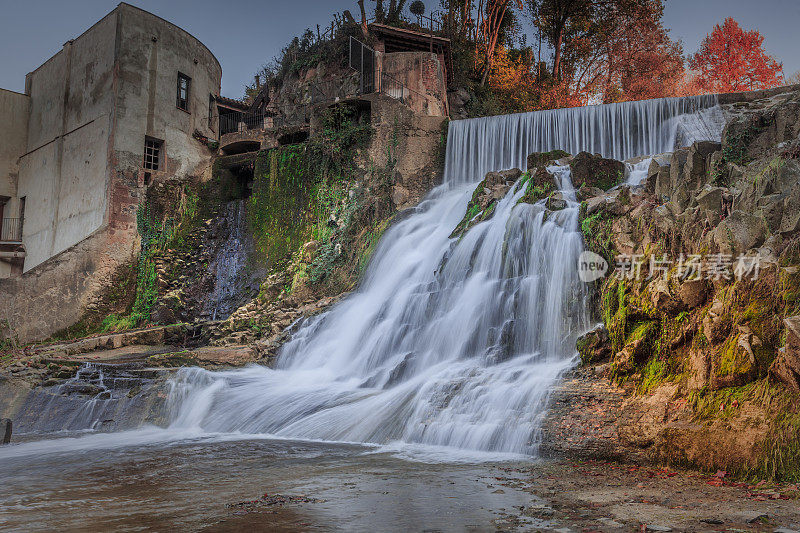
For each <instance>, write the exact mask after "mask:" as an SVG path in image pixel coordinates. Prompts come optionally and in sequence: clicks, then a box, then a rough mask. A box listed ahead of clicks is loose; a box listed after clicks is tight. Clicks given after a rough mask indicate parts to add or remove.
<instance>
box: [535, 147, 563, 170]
mask: <svg viewBox="0 0 800 533" xmlns="http://www.w3.org/2000/svg"><path fill="white" fill-rule="evenodd" d="M570 155H571V154H570V153H569V152H565V151H564V150H551V151H549V152H536V153H533V154H530V155H529V156H528V170H531V169H533V168H535V167H540V166H542V165H546V164H547V162H548V161H555V160H556V159H563V158H565V157H569V156H570Z"/></svg>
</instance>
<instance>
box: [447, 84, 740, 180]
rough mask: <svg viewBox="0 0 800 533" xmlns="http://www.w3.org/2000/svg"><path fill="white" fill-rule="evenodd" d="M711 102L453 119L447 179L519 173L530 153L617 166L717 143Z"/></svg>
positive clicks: (668, 101)
mask: <svg viewBox="0 0 800 533" xmlns="http://www.w3.org/2000/svg"><path fill="white" fill-rule="evenodd" d="M716 104H717V99H716V96H693V97H687V98H662V99H657V100H643V101H639V102H624V103H619V104H606V105H597V106H588V107H573V108H568V109H553V110H550V111H537V112H534V113H519V114H516V115H502V116H498V117H487V118H476V119H470V120H461V121H457V122H454V123H453V126H455V127H451V128H450V134H449V136H448V139H447V167H448V178H449V179H451V180H454V181H456V182H459V183H463V182H467V183H469V182H471V181H474V180H476V179H479V178H482V177H483V176H484V175H485V174H486V172H489V171H491V170H500V169H507V168H514V167H517V168H521V169H524V168H525V166H526V159H527V157H528V154H531V153H533V152H547V151H550V150H557V149H558V150H565V151H567V152H569V153H571V154H573V155H575V154H577V153H578V152H581V151H586V152H591V153H599V154H602V155H603V156H605V157H611V158H614V159H619V160H620V161H623V160H625V159H630V158H633V157H637V156H642V155H652V154H660V153H664V152H671V151H672V150H674V149H675V147H676V146H677V147H682V146H688V145H690V144H692V143H693V142H694V141H698V140H719V139H720V137H721V134H722V128H723V127H724V125H725V124H724V123H725V119H724V117H723V115H722V111H721V109H720V108H719V106H717V105H716Z"/></svg>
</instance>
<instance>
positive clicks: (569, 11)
mask: <svg viewBox="0 0 800 533" xmlns="http://www.w3.org/2000/svg"><path fill="white" fill-rule="evenodd" d="M528 7H529V9H530V10H531V11H532V12H534V13H535V20H534V22H535V24H536V26H537V27H538V29H539V31H540V32H541V33H542V34H543V35H544V36H545V37H546V38H547V40H548V41H549V43H550V46H552V47H553V78H557V79H560V78H561V56H562V49H563V45H564V39H565V34H566V33H567V31H568V25H569V23H570V22H576V23H577V24H576V26H580V25H581V22H583V23H585V22H586V21H588V20H590V19H591V18H592V15H593V14H594V11H595V8H596V3H595V2H593V1H591V0H529V1H528ZM583 25H584V26H585V24H583Z"/></svg>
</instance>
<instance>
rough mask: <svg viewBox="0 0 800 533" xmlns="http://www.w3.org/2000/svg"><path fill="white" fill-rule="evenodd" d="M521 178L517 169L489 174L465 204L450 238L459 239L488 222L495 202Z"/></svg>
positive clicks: (495, 204)
mask: <svg viewBox="0 0 800 533" xmlns="http://www.w3.org/2000/svg"><path fill="white" fill-rule="evenodd" d="M520 176H522V171H521V170H520V169H518V168H512V169H510V170H503V171H500V172H489V173H487V174H486V177H485V178H484V179H483V181H481V182H480V183H479V184H478V186H477V187H476V188H475V191H474V192H473V194H472V198H471V199H470V201H469V204H467V212H466V214H465V215H464V218H463V219H461V222H459V223H458V225H457V226H456V227H455V229H454V230H453V232H452V233H451V235H450V237H460V236H462V235H463V234H464V233H466V232H467V231H468V230H469V229H470V228H471V227H472V226H474V225H475V224H477V223H478V222H482V221H484V220H489V219H490V218H492V216H493V215H494V209H495V207H496V206H497V202H498V201H499V200H500V199H501V198H503V197H504V196H505V195H506V194H507V193H508V191H509V190H510V189H511V187H512V186H513V185H514V183H516V181H517V180H518V179H519V178H520Z"/></svg>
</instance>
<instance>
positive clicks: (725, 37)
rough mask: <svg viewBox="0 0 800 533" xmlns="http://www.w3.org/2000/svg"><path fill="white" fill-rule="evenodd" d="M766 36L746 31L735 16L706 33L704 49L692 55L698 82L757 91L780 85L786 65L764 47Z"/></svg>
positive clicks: (710, 86)
mask: <svg viewBox="0 0 800 533" xmlns="http://www.w3.org/2000/svg"><path fill="white" fill-rule="evenodd" d="M763 43H764V37H763V36H762V35H761V34H760V33H759V32H758V31H756V30H753V31H744V30H743V29H742V28H741V27H740V26H739V24H738V23H737V22H736V21H735V20H733V19H732V18H731V17H728V18H726V19H725V22H723V23H722V26H720V25H719V24H717V25H716V26H714V31H712V32H711V34H710V35H706V38H705V39H703V42H702V44H701V45H700V50H699V51H698V52H697V53H696V54H694V55H693V56H692V57H691V58H689V67H690V68H692V69H693V70H695V71H697V80H696V81H697V85H698V86H699V87H700V88H701V89H702V90H704V91H708V92H714V93H724V92H734V91H753V90H756V89H769V88H770V87H776V86H778V85H780V84H781V82H782V81H783V76H782V75H781V72H782V70H783V67H782V65H781V64H780V63H778V62H777V61H775V59H774V58H772V57H770V56H768V55H767V54H766V53H765V52H764V48H763V47H762V45H763Z"/></svg>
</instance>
